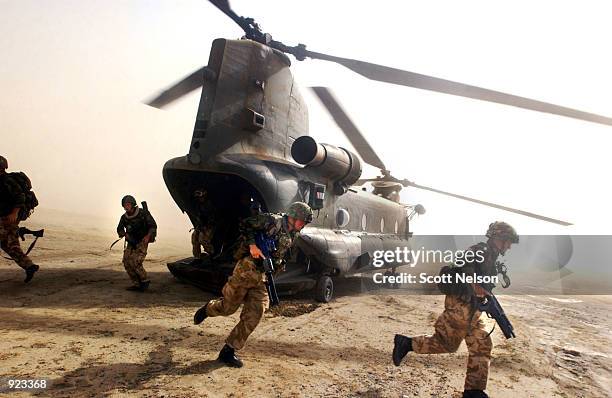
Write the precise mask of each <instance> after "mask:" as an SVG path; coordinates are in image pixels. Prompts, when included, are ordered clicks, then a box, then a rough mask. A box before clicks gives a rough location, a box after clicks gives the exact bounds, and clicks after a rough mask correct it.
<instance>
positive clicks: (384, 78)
mask: <svg viewBox="0 0 612 398" xmlns="http://www.w3.org/2000/svg"><path fill="white" fill-rule="evenodd" d="M304 55H305V56H307V57H310V58H314V59H322V60H326V61H331V62H336V63H338V64H340V65H342V66H344V67H346V68H348V69H350V70H352V71H353V72H355V73H358V74H360V75H362V76H364V77H367V78H368V79H371V80H376V81H380V82H385V83H391V84H397V85H400V86H408V87H414V88H419V89H422V90H429V91H436V92H438V93H445V94H451V95H457V96H459V97H466V98H472V99H477V100H481V101H488V102H496V103H498V104H503V105H509V106H515V107H517V108H523V109H529V110H532V111H538V112H544V113H551V114H553V115H560V116H566V117H570V118H574V119H580V120H585V121H587V122H593V123H600V124H605V125H608V126H612V118H610V117H607V116H602V115H597V114H594V113H589V112H583V111H579V110H577V109H572V108H567V107H564V106H559V105H554V104H550V103H547V102H542V101H537V100H533V99H529V98H525V97H519V96H517V95H512V94H506V93H502V92H500V91H494V90H489V89H486V88H482V87H477V86H471V85H468V84H463V83H458V82H454V81H451V80H445V79H440V78H437V77H433V76H427V75H422V74H419V73H414V72H408V71H405V70H401V69H396V68H391V67H388V66H383V65H378V64H372V63H369V62H364V61H358V60H355V59H349V58H341V57H335V56H333V55H327V54H322V53H317V52H313V51H305V52H304Z"/></svg>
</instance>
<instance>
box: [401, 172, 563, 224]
mask: <svg viewBox="0 0 612 398" xmlns="http://www.w3.org/2000/svg"><path fill="white" fill-rule="evenodd" d="M403 185H404V186H411V187H415V188H419V189H424V190H426V191H431V192H436V193H439V194H442V195H447V196H452V197H453V198H458V199H463V200H467V201H468V202H474V203H478V204H481V205H485V206H489V207H494V208H496V209H501V210H505V211H509V212H511V213H516V214H520V215H523V216H527V217H531V218H537V219H538V220H542V221H547V222H551V223H555V224H559V225H563V226H568V225H573V224H572V223H569V222H567V221H562V220H557V219H554V218H550V217H545V216H541V215H539V214H535V213H530V212H528V211H524V210H518V209H513V208H512V207H507V206H502V205H498V204H495V203H491V202H485V201H484V200H479V199H474V198H470V197H467V196H463V195H457V194H454V193H450V192H446V191H441V190H439V189H435V188H431V187H426V186H424V185H419V184H416V183H414V182H412V181H407V180H404V181H403Z"/></svg>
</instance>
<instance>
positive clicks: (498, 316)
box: [478, 292, 516, 339]
mask: <svg viewBox="0 0 612 398" xmlns="http://www.w3.org/2000/svg"><path fill="white" fill-rule="evenodd" d="M488 293H489V295H488V296H486V297H485V298H484V301H483V302H481V303H480V304H479V305H478V309H479V310H480V311H482V312H486V313H487V316H488V317H489V318H492V319H495V322H497V324H498V325H499V328H500V329H501V330H502V333H504V336H505V337H506V338H507V339H510V338H512V337H516V336H515V335H514V328H513V327H512V324H511V323H510V320H509V319H508V317H507V316H506V313H505V312H504V309H503V308H502V306H501V304H499V301H497V297H495V296H494V295H493V293H491V292H488ZM492 332H493V331H492V330H491V333H492ZM491 333H489V334H491Z"/></svg>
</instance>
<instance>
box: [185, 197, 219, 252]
mask: <svg viewBox="0 0 612 398" xmlns="http://www.w3.org/2000/svg"><path fill="white" fill-rule="evenodd" d="M193 197H194V198H195V200H196V204H195V209H196V213H195V214H196V217H195V218H196V219H195V223H194V226H193V233H192V234H191V245H192V248H193V257H194V258H197V259H200V258H202V248H204V252H205V256H210V255H211V254H212V253H213V251H214V247H213V245H212V239H213V235H214V233H215V208H214V206H213V203H212V201H211V200H210V199H209V197H208V191H207V190H205V189H198V190H196V191H195V192H194V193H193Z"/></svg>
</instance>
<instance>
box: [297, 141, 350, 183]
mask: <svg viewBox="0 0 612 398" xmlns="http://www.w3.org/2000/svg"><path fill="white" fill-rule="evenodd" d="M291 156H292V157H293V160H295V161H296V162H297V163H299V164H303V165H305V166H307V167H312V168H316V170H317V173H318V174H319V175H321V176H322V177H325V178H328V179H330V180H331V181H333V182H337V183H342V184H344V185H346V186H349V185H352V184H354V183H355V182H357V180H359V177H361V161H360V160H359V157H357V155H355V154H354V153H352V152H351V151H349V150H348V149H344V148H341V147H337V146H334V145H330V144H321V143H317V142H316V141H315V140H314V138H312V137H310V136H307V135H304V136H301V137H299V138H298V139H296V140H295V141H294V142H293V144H292V145H291Z"/></svg>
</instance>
